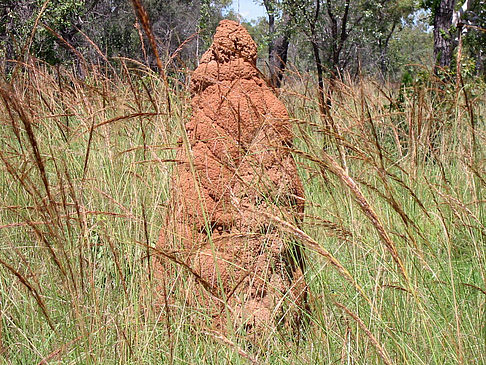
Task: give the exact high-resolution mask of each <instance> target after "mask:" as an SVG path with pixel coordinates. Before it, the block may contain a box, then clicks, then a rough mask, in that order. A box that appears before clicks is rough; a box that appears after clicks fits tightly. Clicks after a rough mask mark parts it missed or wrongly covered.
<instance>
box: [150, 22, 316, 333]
mask: <svg viewBox="0 0 486 365" xmlns="http://www.w3.org/2000/svg"><path fill="white" fill-rule="evenodd" d="M256 58H257V46H256V44H255V42H254V41H253V39H252V38H251V36H250V35H249V34H248V32H247V31H246V29H245V28H243V27H242V26H241V25H239V24H238V23H236V22H234V21H230V20H223V21H221V23H220V24H219V26H218V28H217V30H216V34H215V36H214V40H213V44H212V45H211V46H210V48H209V49H208V50H207V51H206V52H205V53H204V55H203V56H202V58H201V60H200V65H199V66H198V67H197V69H196V70H195V71H194V73H193V75H192V79H191V93H192V118H191V119H190V121H188V123H186V126H185V129H186V134H187V139H183V140H185V141H186V142H187V143H181V146H180V148H179V149H178V151H177V159H178V160H180V161H182V163H180V164H178V166H177V167H176V168H175V170H174V175H173V179H172V190H171V191H172V197H171V203H170V209H169V214H168V215H167V220H166V226H165V227H163V229H162V231H161V234H160V239H159V242H158V249H159V250H160V251H161V252H164V253H165V254H166V255H165V256H164V255H161V256H160V260H159V264H158V273H159V275H160V276H163V277H164V280H165V282H171V280H175V278H174V277H173V276H174V271H173V270H170V269H169V268H168V267H169V266H170V265H168V264H167V257H170V258H172V261H178V262H179V264H178V265H179V266H180V265H181V263H182V266H183V267H184V268H185V271H186V273H187V272H188V271H189V272H190V273H189V274H188V278H189V280H193V283H194V287H192V291H191V292H190V293H189V295H188V301H189V303H190V304H191V305H193V306H201V307H204V308H206V309H207V310H209V313H210V314H211V316H212V317H213V320H214V323H215V325H219V326H222V327H223V326H226V324H227V321H228V320H230V321H232V322H233V323H234V324H235V326H237V327H238V328H244V329H246V330H247V331H249V332H258V333H263V332H262V330H263V329H268V328H274V326H275V325H276V323H278V322H280V323H289V322H292V323H294V324H295V323H296V322H298V318H299V312H300V308H302V307H303V306H304V305H305V298H306V293H307V286H306V284H305V279H304V276H303V274H302V273H303V255H302V252H301V249H300V248H299V246H298V245H297V244H296V243H295V242H294V241H292V238H291V237H289V236H288V235H287V234H285V233H284V232H283V231H282V230H281V229H279V227H278V225H276V224H275V220H273V221H270V220H269V218H268V215H272V216H276V217H278V218H279V219H281V220H285V221H289V222H291V223H292V224H298V216H299V213H303V209H304V205H303V202H304V193H303V187H302V183H301V181H300V179H299V177H298V174H297V169H296V165H295V161H294V159H293V157H292V155H291V154H290V152H289V147H291V145H292V139H293V134H292V128H291V124H290V122H289V116H288V113H287V111H286V109H285V106H284V105H283V103H282V102H281V101H279V100H278V98H277V97H276V95H275V94H274V92H273V90H272V89H271V88H270V87H269V86H268V85H267V83H266V81H265V80H264V79H263V78H262V76H261V73H260V72H259V70H258V69H257V68H256ZM262 212H264V213H266V214H262ZM174 258H176V259H174ZM169 261H170V260H169ZM168 276H169V277H168ZM228 313H229V314H228ZM282 319H284V320H283V321H282Z"/></svg>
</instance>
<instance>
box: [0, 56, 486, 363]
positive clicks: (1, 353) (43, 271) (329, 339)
mask: <svg viewBox="0 0 486 365" xmlns="http://www.w3.org/2000/svg"><path fill="white" fill-rule="evenodd" d="M118 66H119V70H117V71H116V72H115V71H114V70H112V71H110V73H111V76H107V72H104V71H101V70H100V69H97V68H94V67H93V68H92V69H91V70H90V71H89V72H88V73H87V76H86V77H85V78H84V79H79V78H76V77H75V76H73V74H72V73H71V72H69V71H66V70H64V71H63V70H61V71H59V70H58V71H56V70H54V69H52V68H50V67H47V66H45V65H41V64H35V63H32V64H26V65H23V67H22V68H20V69H19V72H17V73H15V74H14V75H13V77H12V78H11V79H10V80H9V81H8V82H7V81H3V82H2V83H1V87H0V116H1V117H0V139H1V144H0V146H1V148H0V159H1V163H0V171H1V174H0V362H1V363H5V364H56V363H59V364H92V363H93V364H97V363H102V364H153V363H171V362H172V363H176V364H209V363H221V364H223V363H224V364H226V363H232V364H240V363H241V364H246V363H249V362H250V363H262V364H266V363H268V364H309V363H311V364H381V363H385V364H455V363H459V364H484V363H486V355H485V354H486V343H485V342H486V340H485V339H486V323H485V322H486V313H485V311H486V271H485V265H486V262H485V261H486V252H485V238H486V209H485V202H486V200H485V196H484V195H485V189H486V173H485V172H486V155H485V153H486V150H485V147H484V146H485V145H486V128H485V118H486V98H485V96H484V89H483V90H482V93H481V89H480V88H481V85H478V84H466V85H465V87H461V88H458V87H456V86H455V85H449V84H440V83H439V82H438V81H437V80H435V81H434V80H428V81H425V82H422V83H417V84H415V85H413V86H411V87H409V88H408V89H406V90H405V89H402V90H401V91H400V90H399V89H397V88H392V87H391V86H390V87H387V86H383V85H380V84H377V83H375V82H373V81H372V80H363V81H361V82H357V83H356V82H352V81H346V82H343V83H342V84H339V85H338V88H337V90H336V91H335V93H334V100H333V106H332V109H331V113H330V115H327V116H321V115H320V114H319V108H318V107H317V104H316V103H317V98H316V95H315V89H314V88H313V87H309V86H308V85H312V80H311V79H310V76H309V75H296V77H295V78H294V80H293V81H291V82H290V81H289V83H288V86H287V87H285V88H284V89H283V90H282V92H281V95H280V96H281V99H282V100H283V101H284V102H285V104H286V106H287V108H288V110H289V113H290V115H291V117H292V119H293V121H294V125H295V128H294V130H295V133H296V138H295V143H294V146H293V153H294V156H295V159H296V160H297V161H298V166H299V173H300V176H301V179H302V180H303V182H304V186H305V190H306V211H305V217H304V224H303V225H302V227H301V230H298V229H296V228H295V227H291V226H289V227H287V228H288V230H289V231H290V233H291V234H293V235H295V236H297V237H298V238H299V240H300V242H301V244H302V245H303V246H305V247H306V251H307V256H308V260H307V261H308V267H307V272H306V279H307V281H308V283H309V286H310V293H311V294H310V305H311V312H310V314H309V315H308V325H307V326H306V327H305V328H304V329H303V330H302V334H301V336H300V339H299V340H296V339H295V338H291V337H289V335H288V334H285V333H278V332H277V333H275V334H274V335H273V336H269V337H268V338H265V339H263V340H262V341H260V342H259V343H258V344H255V343H252V342H251V341H249V340H248V339H246V338H244V337H241V336H237V335H236V334H234V333H231V332H230V333H227V334H222V333H218V332H214V330H211V329H210V328H211V325H210V323H209V322H207V323H206V322H205V317H204V312H203V311H200V310H199V309H198V308H188V307H186V306H184V303H185V297H184V296H185V295H186V293H185V292H184V288H180V290H179V291H178V292H177V293H178V294H177V295H176V297H175V298H173V300H174V304H172V306H173V312H172V314H171V316H170V317H167V316H166V312H165V310H164V309H161V308H160V306H158V305H156V303H158V302H159V301H160V296H161V295H162V293H160V292H158V291H157V290H156V287H157V285H158V284H157V283H156V282H155V279H154V278H153V276H152V275H151V270H150V266H151V260H150V259H149V257H150V256H151V255H153V254H154V252H153V251H151V250H150V247H154V246H155V243H156V241H157V237H158V234H159V231H160V229H161V228H162V227H163V224H164V220H163V217H164V212H165V209H166V207H167V200H168V198H169V195H170V192H169V185H168V182H169V178H170V174H171V168H172V165H173V164H174V161H173V159H174V147H175V146H176V143H177V139H178V138H179V136H180V134H181V130H182V129H181V127H182V126H183V123H184V122H185V121H187V120H188V118H189V117H190V112H191V111H190V107H189V105H190V98H189V95H188V94H187V92H186V91H185V90H186V87H185V85H182V84H180V83H178V82H177V81H176V80H175V79H172V80H163V81H162V80H161V79H160V78H159V77H157V75H155V74H153V73H152V72H151V71H150V70H147V69H145V68H143V67H141V66H140V65H135V64H133V63H130V62H129V61H125V60H119V65H118ZM297 76H299V77H297ZM306 85H307V86H306ZM166 86H167V87H169V89H167V88H166ZM466 97H467V98H466ZM466 99H467V100H466ZM168 100H169V101H168ZM169 102H170V109H169ZM269 219H270V218H269ZM285 224H286V222H282V225H285ZM169 284H170V282H169ZM194 318H198V319H199V321H198V322H199V323H201V324H200V325H199V326H194V325H193V323H194V321H193V319H194ZM205 323H206V324H205Z"/></svg>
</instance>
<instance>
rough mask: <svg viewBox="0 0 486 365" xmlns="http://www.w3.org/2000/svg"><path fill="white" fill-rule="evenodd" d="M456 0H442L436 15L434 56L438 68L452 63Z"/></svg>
mask: <svg viewBox="0 0 486 365" xmlns="http://www.w3.org/2000/svg"><path fill="white" fill-rule="evenodd" d="M454 4H455V0H440V3H439V5H438V6H437V9H436V10H435V15H434V57H435V65H436V67H438V68H441V67H448V66H450V64H451V59H452V51H453V49H454V46H453V41H454V35H453V34H452V33H451V26H452V15H453V14H454Z"/></svg>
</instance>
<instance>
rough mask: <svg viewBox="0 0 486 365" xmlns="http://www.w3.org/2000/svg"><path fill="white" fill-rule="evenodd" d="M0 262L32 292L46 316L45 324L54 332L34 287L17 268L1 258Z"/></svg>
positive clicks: (44, 306)
mask: <svg viewBox="0 0 486 365" xmlns="http://www.w3.org/2000/svg"><path fill="white" fill-rule="evenodd" d="M0 264H1V265H3V266H4V267H5V268H6V269H7V270H8V271H10V272H11V273H12V274H13V275H15V276H16V277H17V279H19V281H20V282H21V283H22V284H23V285H24V286H25V287H26V288H27V289H29V291H30V292H31V293H32V295H33V296H34V299H35V301H36V302H37V304H38V305H39V307H40V309H41V311H42V314H43V315H44V317H45V318H46V320H47V324H48V325H49V327H51V329H52V330H53V331H54V332H55V331H56V330H55V328H54V325H53V323H52V321H51V318H50V317H49V314H48V312H47V307H46V305H45V303H44V301H43V300H42V298H41V296H40V294H39V292H38V291H37V289H36V288H34V287H33V286H32V285H31V284H30V282H29V281H28V280H27V279H26V278H25V277H24V276H23V275H22V274H21V273H19V272H18V271H17V270H15V269H14V268H13V267H12V266H11V265H9V264H8V263H6V262H5V261H3V260H2V259H1V258H0Z"/></svg>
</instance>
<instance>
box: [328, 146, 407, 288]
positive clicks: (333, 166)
mask: <svg viewBox="0 0 486 365" xmlns="http://www.w3.org/2000/svg"><path fill="white" fill-rule="evenodd" d="M322 157H323V159H322V162H323V163H324V165H325V167H327V168H328V169H329V170H330V171H331V172H332V173H333V174H335V175H336V176H337V177H339V179H340V180H341V181H342V182H343V183H344V184H345V185H346V186H347V187H348V188H349V189H350V190H351V192H352V193H353V195H354V198H355V199H356V201H357V202H358V204H359V206H360V207H361V209H362V210H363V212H364V213H365V215H366V216H367V217H368V218H369V219H370V221H371V223H372V224H373V226H374V227H375V228H376V230H377V232H378V234H379V235H380V237H381V239H382V240H383V242H384V243H385V247H386V248H387V249H388V251H389V252H390V254H391V255H392V257H393V260H394V261H395V262H396V264H397V265H398V267H399V269H400V272H401V274H402V275H403V277H404V278H405V280H406V281H407V283H408V282H409V278H408V274H407V271H406V269H405V266H404V265H403V262H402V260H401V259H400V256H399V255H398V251H397V249H396V246H395V244H394V243H393V241H392V240H391V238H390V237H389V236H388V233H387V232H386V230H385V228H384V227H383V224H382V223H381V222H380V219H379V218H378V215H377V214H376V213H375V211H374V210H373V208H372V207H371V205H370V204H369V203H368V201H367V200H366V198H365V196H364V195H363V193H362V192H361V190H360V189H359V187H358V185H357V184H356V183H355V182H354V180H353V179H352V178H351V177H350V176H349V175H348V174H347V172H346V171H344V169H343V168H342V167H341V166H339V164H338V163H337V162H336V161H335V160H334V159H333V158H332V157H331V156H330V155H328V154H327V153H326V152H324V151H322Z"/></svg>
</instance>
